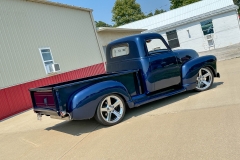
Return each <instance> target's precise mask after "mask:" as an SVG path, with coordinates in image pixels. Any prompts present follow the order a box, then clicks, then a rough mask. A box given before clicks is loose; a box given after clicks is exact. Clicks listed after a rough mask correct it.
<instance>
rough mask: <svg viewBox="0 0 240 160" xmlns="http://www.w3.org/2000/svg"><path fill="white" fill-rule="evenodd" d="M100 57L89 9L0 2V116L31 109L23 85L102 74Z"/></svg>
mask: <svg viewBox="0 0 240 160" xmlns="http://www.w3.org/2000/svg"><path fill="white" fill-rule="evenodd" d="M103 61H104V60H103V49H102V45H101V44H100V43H99V41H98V36H97V31H96V29H95V22H94V20H93V17H92V10H91V9H86V8H81V7H74V6H69V5H64V4H59V3H53V2H50V1H41V0H0V103H1V106H0V120H1V119H3V118H6V117H8V116H10V115H13V114H15V113H18V112H20V111H23V110H25V109H29V108H31V105H32V103H31V99H30V94H29V91H28V89H29V88H35V87H39V86H44V85H49V84H53V83H59V82H63V81H68V80H73V79H77V78H83V77H87V76H92V75H96V74H100V73H105V69H104V63H103ZM54 63H56V64H59V65H54V66H53V64H54ZM55 71H57V72H55Z"/></svg>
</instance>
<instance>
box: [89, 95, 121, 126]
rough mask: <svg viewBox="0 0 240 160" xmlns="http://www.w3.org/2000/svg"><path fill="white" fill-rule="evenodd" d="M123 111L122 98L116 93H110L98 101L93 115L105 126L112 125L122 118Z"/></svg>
mask: <svg viewBox="0 0 240 160" xmlns="http://www.w3.org/2000/svg"><path fill="white" fill-rule="evenodd" d="M125 112H126V106H125V102H124V100H123V99H122V98H121V97H120V96H119V95H117V94H110V95H107V96H105V97H104V98H103V99H102V100H101V101H100V103H99V104H98V108H97V111H96V114H95V116H94V117H95V119H96V120H97V121H98V122H99V123H101V124H103V125H105V126H113V125H115V124H118V123H119V122H121V121H122V120H123V118H124V115H125Z"/></svg>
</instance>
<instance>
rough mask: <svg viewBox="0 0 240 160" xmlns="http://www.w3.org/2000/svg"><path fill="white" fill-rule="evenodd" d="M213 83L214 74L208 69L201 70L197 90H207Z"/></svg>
mask: <svg viewBox="0 0 240 160" xmlns="http://www.w3.org/2000/svg"><path fill="white" fill-rule="evenodd" d="M212 83H213V74H212V72H211V70H210V69H208V68H201V69H200V70H199V72H198V77H197V86H196V90H198V91H204V90H207V89H208V88H209V87H210V86H211V85H212Z"/></svg>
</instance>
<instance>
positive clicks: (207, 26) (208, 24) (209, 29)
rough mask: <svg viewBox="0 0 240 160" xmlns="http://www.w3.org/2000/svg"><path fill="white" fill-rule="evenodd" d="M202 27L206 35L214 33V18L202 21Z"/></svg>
mask: <svg viewBox="0 0 240 160" xmlns="http://www.w3.org/2000/svg"><path fill="white" fill-rule="evenodd" d="M201 27H202V31H203V34H204V35H208V34H211V33H214V30H213V23H212V20H211V19H210V20H207V21H203V22H201Z"/></svg>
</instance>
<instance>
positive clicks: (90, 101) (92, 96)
mask: <svg viewBox="0 0 240 160" xmlns="http://www.w3.org/2000/svg"><path fill="white" fill-rule="evenodd" d="M109 94H119V95H120V96H122V97H123V99H124V100H125V101H126V102H127V105H128V106H129V107H133V102H132V100H131V96H130V95H129V93H128V91H127V89H126V87H125V86H124V85H123V84H122V83H120V82H117V81H112V80H109V81H104V82H99V83H97V84H94V85H92V86H89V87H87V88H85V89H83V90H81V91H78V92H76V93H75V94H74V95H72V96H71V98H70V99H69V102H68V110H69V112H71V115H72V119H73V120H82V119H90V118H92V117H93V116H94V114H95V111H96V109H97V107H98V104H99V103H100V101H101V100H102V99H103V97H105V96H106V95H109Z"/></svg>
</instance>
